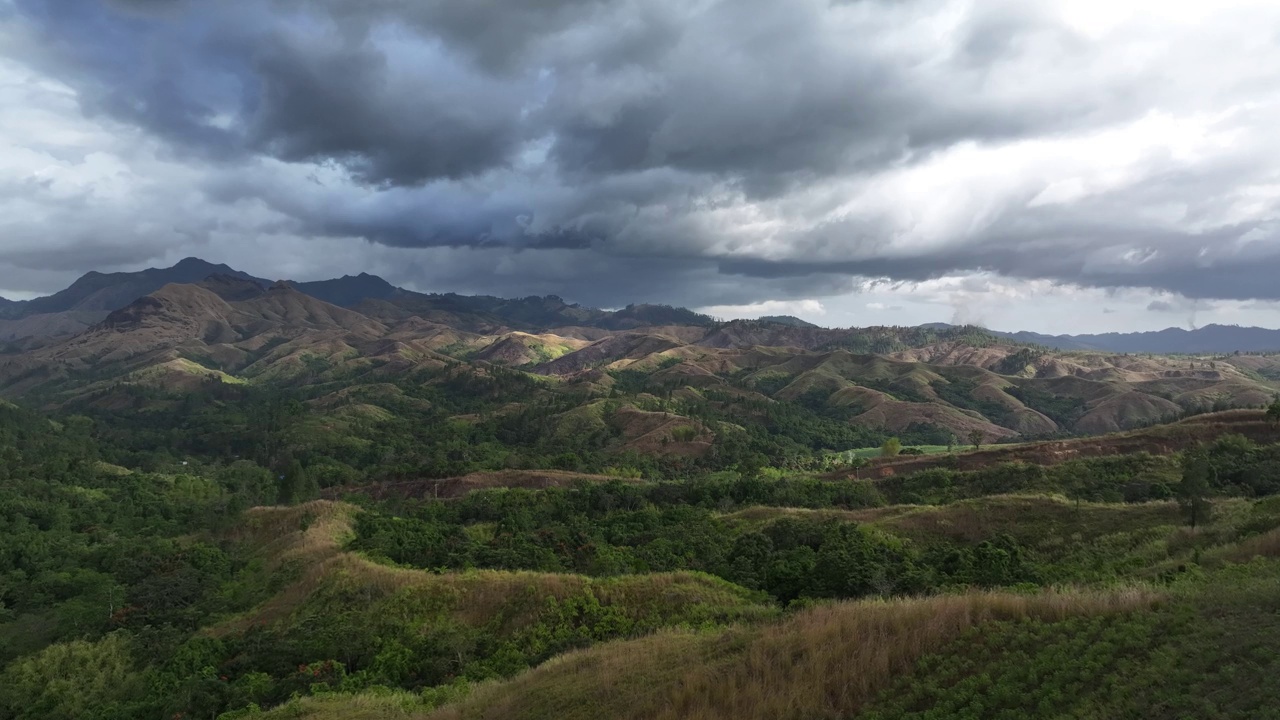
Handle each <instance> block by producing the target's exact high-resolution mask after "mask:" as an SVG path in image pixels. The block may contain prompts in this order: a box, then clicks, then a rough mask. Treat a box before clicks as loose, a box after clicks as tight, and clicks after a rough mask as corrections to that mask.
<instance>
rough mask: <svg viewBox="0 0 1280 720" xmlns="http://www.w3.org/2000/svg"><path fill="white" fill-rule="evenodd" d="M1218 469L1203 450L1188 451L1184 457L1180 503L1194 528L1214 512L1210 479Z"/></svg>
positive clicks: (1179, 484) (1179, 493)
mask: <svg viewBox="0 0 1280 720" xmlns="http://www.w3.org/2000/svg"><path fill="white" fill-rule="evenodd" d="M1216 472H1217V471H1216V470H1215V468H1214V467H1213V463H1212V462H1210V461H1209V456H1208V455H1206V454H1204V452H1203V451H1195V452H1188V453H1187V454H1186V455H1185V456H1183V458H1182V482H1180V483H1178V504H1179V505H1181V506H1182V511H1183V512H1184V513H1186V515H1187V522H1189V523H1190V524H1191V527H1192V528H1193V529H1194V528H1195V527H1196V526H1197V525H1200V524H1201V523H1204V522H1208V520H1209V517H1210V515H1211V514H1212V513H1213V504H1212V503H1210V502H1209V497H1208V496H1209V490H1210V487H1211V486H1210V479H1211V478H1212V477H1213V476H1214V474H1215V473H1216Z"/></svg>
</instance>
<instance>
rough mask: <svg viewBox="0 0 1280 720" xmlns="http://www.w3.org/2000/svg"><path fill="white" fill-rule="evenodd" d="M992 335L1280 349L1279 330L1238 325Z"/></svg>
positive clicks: (1139, 348)
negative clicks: (1133, 331) (1071, 333)
mask: <svg viewBox="0 0 1280 720" xmlns="http://www.w3.org/2000/svg"><path fill="white" fill-rule="evenodd" d="M992 334H994V335H998V336H1000V337H1003V338H1008V339H1010V340H1013V341H1015V342H1019V343H1027V344H1032V345H1043V346H1044V347H1048V348H1053V349H1055V350H1099V351H1105V352H1118V353H1152V354H1156V355H1202V354H1227V353H1234V352H1246V353H1256V352H1277V351H1280V330H1270V329H1267V328H1260V327H1241V326H1239V325H1205V326H1204V327H1202V328H1197V329H1195V330H1184V329H1182V328H1166V329H1164V330H1157V331H1152V332H1135V333H1115V332H1112V333H1102V334H1100V335H1042V334H1040V333H1034V332H1026V331H1023V332H1015V333H1007V332H997V331H994V330H993V331H992Z"/></svg>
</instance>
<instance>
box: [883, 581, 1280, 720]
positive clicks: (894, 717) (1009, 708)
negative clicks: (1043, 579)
mask: <svg viewBox="0 0 1280 720" xmlns="http://www.w3.org/2000/svg"><path fill="white" fill-rule="evenodd" d="M1278 569H1280V567H1278V566H1277V564H1276V563H1275V562H1274V561H1268V560H1255V561H1253V562H1251V563H1250V564H1248V565H1238V566H1229V567H1226V568H1224V569H1223V570H1221V571H1215V572H1213V573H1211V574H1209V575H1208V576H1206V577H1194V573H1192V574H1191V576H1190V579H1189V580H1188V581H1185V582H1181V583H1178V584H1176V585H1175V587H1174V588H1173V589H1172V590H1171V592H1170V593H1169V595H1168V598H1169V599H1168V601H1167V602H1165V603H1161V604H1160V605H1159V606H1156V607H1153V608H1151V609H1150V610H1149V611H1145V612H1134V613H1122V614H1117V615H1112V616H1106V617H1102V616H1095V617H1091V618H1075V619H1071V620H1068V621H1065V622H1059V623H1046V622H1043V621H1036V620H1031V621H1027V620H1024V621H1018V622H1000V623H994V624H991V625H988V626H985V627H983V628H981V630H980V631H978V630H970V631H968V632H966V633H963V634H962V635H961V636H959V637H958V638H956V639H955V640H954V641H953V642H952V643H950V644H948V645H947V646H945V647H942V648H940V649H939V650H938V651H936V652H934V653H931V654H929V655H927V656H925V657H924V658H922V659H921V661H920V662H919V663H917V664H916V665H915V667H914V668H913V669H912V671H911V672H909V673H905V674H903V675H901V676H899V678H898V679H897V680H896V681H895V682H894V683H892V684H891V685H889V686H888V687H886V688H885V689H884V690H883V691H882V692H881V693H880V694H879V696H878V697H877V698H876V699H875V700H874V701H873V702H871V703H870V704H869V708H868V709H869V711H868V712H866V713H865V714H864V715H863V717H865V718H867V719H868V720H905V719H908V718H911V719H917V718H918V719H924V718H941V717H946V718H960V719H962V720H963V719H966V718H974V719H977V718H984V719H985V718H995V719H996V720H1004V719H1009V720H1013V719H1015V718H1018V719H1020V718H1030V717H1045V718H1048V717H1054V718H1170V719H1171V720H1172V719H1175V718H1178V719H1180V718H1278V717H1280V706H1277V705H1276V703H1275V685H1274V678H1275V676H1276V672H1277V671H1278V670H1280V651H1277V648H1278V647H1280V614H1278V613H1277V610H1280V580H1278V579H1277V570H1278Z"/></svg>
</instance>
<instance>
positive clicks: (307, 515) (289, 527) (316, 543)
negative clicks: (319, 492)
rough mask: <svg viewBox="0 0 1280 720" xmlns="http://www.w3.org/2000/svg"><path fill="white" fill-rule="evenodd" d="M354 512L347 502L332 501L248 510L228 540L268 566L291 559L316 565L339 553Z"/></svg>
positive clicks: (350, 530)
mask: <svg viewBox="0 0 1280 720" xmlns="http://www.w3.org/2000/svg"><path fill="white" fill-rule="evenodd" d="M357 510H358V508H356V506H354V505H351V504H349V503H343V502H333V501H331V500H313V501H311V502H308V503H303V504H301V505H295V506H292V507H283V506H276V507H256V508H250V509H249V510H246V511H245V519H244V522H243V523H242V524H241V525H240V526H239V527H238V528H237V529H236V530H235V531H234V532H232V534H231V539H232V540H235V541H239V542H247V543H249V544H251V545H252V546H253V547H254V548H255V549H256V551H257V553H258V554H259V555H260V556H262V557H264V558H266V559H267V561H268V563H269V564H270V565H280V564H282V563H284V562H287V561H290V560H301V561H304V562H319V561H321V560H324V559H326V558H328V557H332V556H334V555H336V554H338V553H339V552H341V550H342V545H343V543H345V542H346V541H347V539H348V538H349V537H350V536H351V535H352V533H353V532H354V531H353V529H352V521H353V520H354V518H355V514H356V512H357ZM304 526H305V527H304Z"/></svg>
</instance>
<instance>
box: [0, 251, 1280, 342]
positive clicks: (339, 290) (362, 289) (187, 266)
mask: <svg viewBox="0 0 1280 720" xmlns="http://www.w3.org/2000/svg"><path fill="white" fill-rule="evenodd" d="M214 275H224V276H228V277H234V278H239V279H242V280H247V281H250V282H252V283H255V284H257V285H259V286H261V287H263V288H266V287H269V286H270V285H272V284H273V283H272V282H271V281H268V280H265V279H262V278H256V277H253V276H252V275H250V274H248V273H245V272H242V271H239V270H235V269H233V268H230V267H228V266H227V265H223V264H213V263H209V262H206V261H204V260H200V259H199V258H186V259H184V260H182V261H180V262H178V263H177V264H176V265H174V266H172V267H168V268H149V269H147V270H141V271H138V272H118V273H99V272H89V273H87V274H85V275H84V276H83V277H81V278H80V279H78V280H76V281H75V282H74V283H72V284H71V286H69V287H67V288H66V289H64V290H61V291H59V292H56V293H54V294H52V295H49V296H46V297H40V298H36V299H33V300H26V301H11V300H5V299H3V298H0V341H8V342H14V341H21V342H25V343H28V344H30V343H31V342H32V341H37V342H38V341H40V340H42V339H45V338H50V337H67V336H70V335H75V334H78V333H80V332H83V331H84V330H86V329H88V328H89V327H90V326H92V325H93V324H95V323H97V322H101V321H102V320H103V319H104V318H105V317H106V316H107V314H108V313H110V312H111V311H113V310H118V309H120V308H122V307H125V306H126V305H128V304H129V303H131V302H133V301H134V300H137V299H138V298H140V297H142V296H144V295H148V294H150V293H153V292H155V291H157V290H159V289H160V288H162V287H164V286H165V285H168V284H190V283H197V282H200V281H202V280H205V279H206V278H208V277H210V276H214ZM290 285H291V286H292V287H294V288H296V289H297V290H298V291H300V292H302V293H304V294H306V295H309V296H311V297H314V298H317V299H319V300H323V301H324V302H327V303H331V304H333V305H337V306H338V307H343V308H357V309H359V310H361V311H362V312H365V313H366V314H370V315H372V316H381V317H383V318H390V317H400V318H403V317H410V316H418V317H421V318H423V319H427V320H438V321H442V322H445V323H447V324H450V325H453V326H457V327H465V329H468V330H470V331H476V332H492V331H496V330H501V329H503V328H506V329H513V330H523V331H540V330H546V329H549V328H552V327H557V326H566V325H581V326H586V327H599V328H603V329H609V330H624V329H632V328H637V327H644V326H652V325H689V326H698V327H707V326H711V325H713V324H715V321H714V320H713V319H712V318H710V317H707V316H705V315H701V314H699V313H695V312H693V311H690V310H685V309H683V308H674V307H668V306H661V305H632V306H628V307H627V308H625V309H623V310H617V311H605V310H596V309H592V308H585V307H582V306H580V305H574V304H569V303H565V302H564V301H563V300H561V299H560V298H559V297H556V296H554V295H549V296H545V297H537V296H532V297H526V298H519V299H503V298H497V297H490V296H465V295H456V294H453V293H444V294H425V293H417V292H412V291H409V290H404V289H402V288H398V287H396V286H394V285H392V284H391V283H389V282H387V281H386V280H384V279H382V278H380V277H378V276H376V275H369V274H367V273H361V274H359V275H346V276H343V277H341V278H334V279H330V280H319V281H312V282H291V283H290ZM757 322H759V323H763V324H766V325H780V326H787V327H793V328H808V329H821V328H819V326H817V325H814V324H813V323H810V322H807V321H805V320H801V319H800V318H796V317H792V316H763V317H760V318H758V320H757ZM922 327H923V328H925V329H935V330H937V329H946V328H951V327H953V326H951V325H948V324H946V323H931V324H929V325H925V326H922ZM988 332H990V333H991V334H992V335H993V336H996V337H1001V338H1005V339H1008V340H1011V341H1014V342H1016V343H1021V344H1027V345H1036V346H1040V347H1044V348H1050V349H1054V350H1064V351H1070V350H1083V351H1102V352H1113V353H1144V354H1163V355H1169V354H1186V355H1206V354H1229V353H1235V352H1242V353H1259V352H1275V351H1280V330H1272V329H1267V328H1259V327H1239V326H1234V325H1207V326H1205V327H1202V328H1197V329H1195V330H1184V329H1181V328H1167V329H1165V330H1160V331H1155V332H1135V333H1114V332H1113V333H1103V334H1083V335H1049V334H1043V333H1038V332H1030V331H1019V332H1001V331H994V330H989V331H988Z"/></svg>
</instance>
